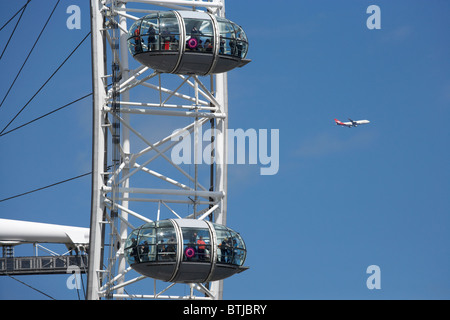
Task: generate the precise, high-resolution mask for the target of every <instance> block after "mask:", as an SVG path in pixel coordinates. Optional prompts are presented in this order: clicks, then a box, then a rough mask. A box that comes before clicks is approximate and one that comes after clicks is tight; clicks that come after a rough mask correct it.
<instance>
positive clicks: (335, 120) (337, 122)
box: [334, 119, 342, 125]
mask: <svg viewBox="0 0 450 320" xmlns="http://www.w3.org/2000/svg"><path fill="white" fill-rule="evenodd" d="M334 122H336V125H339V124H342V122H340V121H339V120H338V119H334Z"/></svg>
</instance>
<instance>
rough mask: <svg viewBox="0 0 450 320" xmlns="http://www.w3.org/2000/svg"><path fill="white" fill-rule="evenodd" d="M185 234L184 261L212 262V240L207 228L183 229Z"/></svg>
mask: <svg viewBox="0 0 450 320" xmlns="http://www.w3.org/2000/svg"><path fill="white" fill-rule="evenodd" d="M181 231H182V233H183V261H191V262H194V261H195V262H208V263H209V262H210V261H211V238H210V234H209V229H207V228H187V227H183V228H182V229H181Z"/></svg>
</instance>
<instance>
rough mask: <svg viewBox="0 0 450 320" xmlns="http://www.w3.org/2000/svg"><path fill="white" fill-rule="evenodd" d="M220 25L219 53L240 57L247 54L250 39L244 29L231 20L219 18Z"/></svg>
mask: <svg viewBox="0 0 450 320" xmlns="http://www.w3.org/2000/svg"><path fill="white" fill-rule="evenodd" d="M217 23H218V25H219V36H220V41H219V43H220V48H219V54H222V55H229V56H234V57H239V58H241V59H243V58H245V57H246V56H247V51H248V40H247V36H246V34H245V32H244V30H243V29H242V28H241V27H240V26H238V25H237V24H235V23H234V22H231V21H229V20H226V19H223V18H217Z"/></svg>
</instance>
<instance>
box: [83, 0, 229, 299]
mask: <svg viewBox="0 0 450 320" xmlns="http://www.w3.org/2000/svg"><path fill="white" fill-rule="evenodd" d="M143 4H145V6H144V5H143ZM147 5H148V7H151V5H154V6H159V9H161V8H162V9H164V8H165V9H175V10H199V9H201V10H204V11H207V12H208V13H209V14H213V15H216V16H218V17H224V16H225V7H224V0H212V1H200V0H196V1H187V0H165V1H163V0H158V1H156V0H136V1H128V0H122V1H117V0H91V28H92V33H91V37H92V70H93V72H92V75H93V78H92V82H93V92H94V98H93V101H94V102H93V150H92V152H93V174H92V207H91V226H90V247H89V268H88V288H87V298H88V299H102V298H106V299H125V298H148V299H172V298H173V299H222V298H223V280H221V281H215V282H211V283H206V284H205V283H203V284H202V283H192V284H187V285H186V284H177V283H168V282H160V283H158V285H157V284H156V282H157V280H153V279H150V278H148V277H145V276H142V275H140V274H137V273H135V272H134V271H133V270H132V269H131V267H130V266H129V265H128V264H127V262H126V259H125V256H124V249H125V241H126V239H127V236H128V235H129V233H130V231H131V230H133V229H136V228H137V227H139V226H140V225H142V224H144V223H149V222H152V221H158V220H162V219H167V218H169V219H185V218H188V219H189V218H194V219H200V220H203V219H205V220H208V221H211V222H214V223H218V224H221V225H226V219H227V166H226V161H225V160H226V158H227V152H226V150H227V138H226V131H227V127H228V120H227V115H228V111H227V109H228V98H227V91H228V89H227V74H226V73H221V74H216V75H208V76H204V77H201V76H197V75H176V74H162V73H159V72H157V71H155V70H152V69H150V68H149V67H146V66H144V65H141V64H139V63H137V62H136V61H134V59H130V61H129V59H128V57H129V56H130V54H129V52H128V47H127V38H128V28H129V27H130V25H131V24H132V23H133V22H134V21H136V20H137V19H138V18H140V17H142V16H143V15H146V14H149V13H151V12H153V11H152V10H149V9H147ZM127 20H128V21H129V22H130V21H131V23H129V24H128V25H127ZM178 129H182V130H178ZM188 142H192V150H191V149H190V148H189V149H188V148H187V147H186V146H188V145H189V146H190V144H188ZM205 144H206V145H207V147H206V148H203V146H204V145H205ZM181 145H182V146H183V148H181ZM189 152H191V154H189ZM172 154H175V155H177V156H179V157H180V158H183V159H187V158H190V159H192V161H191V162H192V163H189V162H188V161H183V162H181V163H180V162H179V161H178V162H177V161H174V159H173V157H172ZM189 156H190V157H189ZM207 160H209V161H207ZM158 281H159V280H158ZM143 282H147V283H148V284H145V285H144V286H139V290H140V291H139V292H134V290H135V288H136V285H137V283H139V284H141V283H143ZM158 286H160V287H159V288H158ZM176 286H184V290H185V292H186V293H185V294H184V295H183V294H170V292H171V290H173V289H172V288H173V287H176ZM186 286H187V290H186ZM142 287H144V288H147V289H148V292H142V290H143V289H142ZM147 289H146V290H147Z"/></svg>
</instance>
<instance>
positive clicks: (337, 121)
mask: <svg viewBox="0 0 450 320" xmlns="http://www.w3.org/2000/svg"><path fill="white" fill-rule="evenodd" d="M348 120H350V122H342V121H339V120H338V119H334V121H335V122H336V125H338V126H345V127H349V128H351V127H357V126H359V125H361V124H367V123H370V121H369V120H356V121H354V120H352V119H348Z"/></svg>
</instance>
